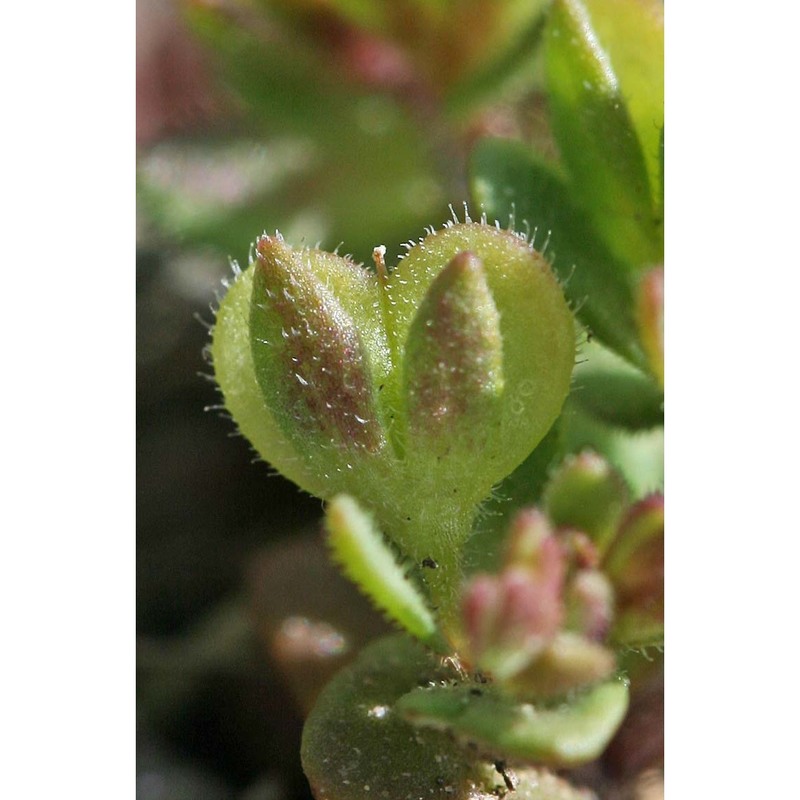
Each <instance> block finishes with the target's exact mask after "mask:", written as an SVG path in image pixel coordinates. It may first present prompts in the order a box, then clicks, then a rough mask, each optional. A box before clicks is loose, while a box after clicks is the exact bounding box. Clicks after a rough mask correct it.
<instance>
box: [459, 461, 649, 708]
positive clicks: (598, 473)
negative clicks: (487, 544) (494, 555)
mask: <svg viewBox="0 0 800 800" xmlns="http://www.w3.org/2000/svg"><path fill="white" fill-rule="evenodd" d="M625 491H626V490H625V487H624V483H623V482H622V480H621V478H620V477H619V476H618V475H617V473H616V472H615V471H614V470H613V469H612V468H611V467H610V466H609V464H608V463H607V462H605V461H604V460H603V459H602V458H600V457H599V456H597V455H595V454H594V453H589V452H586V453H582V454H580V455H579V456H577V457H573V458H570V459H568V460H567V461H566V462H565V463H564V465H563V466H562V467H561V469H560V470H558V471H557V472H556V473H555V474H554V475H553V476H552V478H551V480H550V482H549V484H548V486H547V487H546V489H545V492H544V499H545V509H546V510H541V509H538V508H530V509H526V510H523V511H521V512H520V513H519V514H518V515H517V516H516V517H515V519H514V520H513V522H512V524H511V527H510V530H509V533H508V536H507V540H506V547H505V557H504V561H503V564H502V567H501V569H500V571H499V572H498V573H497V574H494V575H490V574H479V575H475V576H474V577H473V578H472V579H471V580H470V581H469V583H468V584H467V585H466V586H465V588H464V592H463V595H462V620H463V626H464V630H465V634H466V640H467V657H468V660H469V662H470V664H471V665H472V666H474V667H475V668H476V669H480V670H481V671H483V672H486V673H488V674H490V675H491V676H492V677H493V678H494V679H495V680H497V681H499V682H500V683H503V684H505V685H507V686H508V687H509V688H510V689H512V690H513V691H516V692H518V693H520V694H522V695H534V696H542V695H543V696H550V695H557V694H563V693H565V692H568V691H570V690H572V689H575V688H578V687H580V686H584V685H588V684H592V683H596V682H598V681H601V680H603V679H605V678H607V677H608V676H609V675H610V674H611V673H612V672H613V671H614V669H615V666H616V660H615V657H614V654H613V652H612V650H611V649H609V646H608V645H610V644H620V643H622V641H621V640H622V639H626V638H629V637H633V639H636V638H637V637H638V636H639V634H641V632H642V627H641V626H642V625H644V627H645V629H647V636H653V635H656V634H657V630H656V629H657V626H658V625H663V498H662V497H661V496H660V495H659V496H652V497H648V498H646V499H644V500H642V501H640V502H638V503H635V504H633V505H629V504H628V502H627V499H626V496H625ZM568 497H571V502H568V500H567V498H568ZM620 634H621V635H620Z"/></svg>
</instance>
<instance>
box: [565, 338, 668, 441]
mask: <svg viewBox="0 0 800 800" xmlns="http://www.w3.org/2000/svg"><path fill="white" fill-rule="evenodd" d="M579 358H580V361H579V363H578V365H577V366H576V367H575V377H574V380H573V383H574V388H573V390H572V399H573V401H574V402H575V403H576V404H577V405H579V406H580V407H581V408H582V409H583V410H584V411H586V412H587V413H588V414H591V415H592V416H593V417H595V418H597V419H598V420H601V421H602V422H605V423H607V424H608V425H612V426H614V427H618V428H623V429H625V430H629V431H636V430H646V429H649V428H654V427H655V426H657V425H663V424H664V393H663V391H662V390H661V389H660V387H659V386H658V385H657V384H656V382H655V381H654V380H653V379H652V378H651V377H650V376H649V375H645V374H644V373H643V372H641V370H638V369H636V368H635V367H633V366H631V365H630V364H628V363H627V362H626V361H624V360H623V359H621V358H619V357H618V356H617V355H615V354H614V353H612V352H611V351H610V350H607V349H605V348H604V347H601V346H600V345H599V344H598V343H596V342H588V343H587V344H585V345H583V346H582V347H581V352H580V356H579Z"/></svg>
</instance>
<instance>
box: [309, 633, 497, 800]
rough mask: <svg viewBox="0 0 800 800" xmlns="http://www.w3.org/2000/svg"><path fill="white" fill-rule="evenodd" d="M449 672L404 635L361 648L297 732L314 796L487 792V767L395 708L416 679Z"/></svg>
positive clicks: (464, 799)
mask: <svg viewBox="0 0 800 800" xmlns="http://www.w3.org/2000/svg"><path fill="white" fill-rule="evenodd" d="M450 676H451V673H449V672H448V671H447V670H444V669H442V668H441V667H439V666H437V662H436V659H434V658H432V657H431V656H430V655H429V654H428V653H426V652H425V651H424V650H423V649H422V648H421V647H420V646H419V645H416V644H415V643H414V642H413V641H412V640H410V639H409V638H408V637H406V636H402V635H398V636H391V637H386V638H383V639H380V640H378V641H377V642H375V643H374V644H372V645H370V646H368V647H367V648H365V649H364V650H363V651H362V652H361V654H360V655H359V657H358V659H357V660H356V661H355V663H354V664H353V665H352V666H350V667H347V668H346V669H344V670H342V671H341V672H340V673H339V674H338V675H337V676H336V677H335V678H334V679H333V681H331V683H330V684H328V686H327V687H326V688H325V689H324V690H323V692H322V694H321V695H320V697H319V700H318V702H317V704H316V706H315V707H314V709H313V711H312V712H311V714H310V715H309V717H308V719H307V721H306V724H305V727H304V729H303V741H302V747H301V758H302V762H303V769H304V771H305V773H306V776H307V777H308V780H309V783H310V784H311V788H312V791H313V792H314V797H315V798H317V800H364V798H366V797H376V798H381V797H384V798H386V797H388V798H404V797H408V796H411V797H437V798H442V800H444V798H452V799H453V800H471V799H472V798H475V797H476V795H475V790H476V788H478V789H480V787H486V789H487V791H488V790H491V789H492V788H493V786H494V769H493V767H491V766H490V765H488V764H486V763H485V762H481V761H480V760H478V759H476V758H475V757H474V755H473V754H472V753H469V752H467V751H466V750H464V749H463V748H461V747H460V746H459V745H458V744H457V743H456V742H454V741H453V740H452V739H451V738H450V737H449V736H447V735H445V734H442V733H440V732H438V731H432V730H417V729H415V728H414V727H413V726H411V725H410V724H409V723H408V722H406V721H405V720H404V719H403V718H402V717H401V716H400V715H399V714H398V713H397V709H396V707H395V703H396V700H397V698H398V697H400V696H402V695H403V694H405V693H406V692H408V691H409V690H410V689H411V688H413V687H414V686H417V685H418V684H419V682H420V681H423V682H427V681H438V680H444V679H447V678H448V677H450ZM481 796H482V795H478V797H481Z"/></svg>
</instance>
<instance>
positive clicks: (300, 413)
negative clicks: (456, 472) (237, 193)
mask: <svg viewBox="0 0 800 800" xmlns="http://www.w3.org/2000/svg"><path fill="white" fill-rule="evenodd" d="M256 253H257V261H256V265H255V276H254V280H253V298H252V306H251V315H250V329H251V336H252V339H251V347H252V351H253V362H254V364H255V372H256V378H257V380H258V383H259V386H260V387H261V391H262V392H263V394H264V396H265V398H266V401H267V405H268V406H269V407H270V408H271V409H272V411H273V413H274V414H275V416H276V417H277V419H278V420H279V422H280V423H281V425H282V427H283V428H284V430H285V431H286V432H287V434H288V435H289V436H290V437H291V438H292V439H293V441H294V442H295V445H296V446H297V447H298V448H299V449H304V450H308V449H310V448H314V449H316V450H319V448H320V447H322V448H333V449H334V450H346V451H347V450H349V451H353V450H361V451H366V452H369V453H376V452H378V451H380V450H381V449H382V448H383V447H384V445H385V443H386V439H385V434H384V429H383V426H382V425H381V422H380V419H379V417H378V411H377V405H376V401H375V389H374V381H373V379H372V376H371V366H370V363H369V359H368V356H367V352H366V347H365V344H364V342H363V341H362V337H361V334H360V332H359V330H358V328H357V326H356V324H355V321H354V320H353V318H352V317H351V316H350V315H349V314H348V313H347V311H346V310H345V308H344V307H343V304H342V303H341V302H340V300H339V299H338V298H337V297H336V296H335V295H334V293H333V292H332V291H331V290H330V288H329V287H328V285H327V284H326V282H325V280H324V278H323V277H322V276H320V275H318V274H317V273H316V271H315V269H314V267H315V259H316V258H318V256H317V254H315V253H313V252H310V251H296V250H293V249H292V248H291V247H289V246H288V245H287V244H285V243H284V241H283V239H282V238H280V237H270V236H263V237H262V238H261V239H259V241H258V243H257V246H256ZM325 255H326V257H327V258H326V260H330V256H327V254H325ZM334 258H338V257H334ZM339 261H340V262H341V264H339V265H337V266H338V268H339V269H340V270H341V269H348V268H351V269H352V273H353V275H354V276H356V275H358V272H357V271H358V270H359V269H360V268H358V267H356V266H355V265H349V263H348V262H346V261H345V260H344V259H339ZM359 277H360V276H359ZM364 278H366V276H364Z"/></svg>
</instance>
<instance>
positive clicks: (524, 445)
mask: <svg viewBox="0 0 800 800" xmlns="http://www.w3.org/2000/svg"><path fill="white" fill-rule="evenodd" d="M464 252H469V253H472V254H473V256H474V257H475V258H476V259H480V261H481V262H482V264H483V272H484V275H485V282H486V286H487V287H488V289H489V292H490V294H491V298H492V300H493V303H494V306H495V307H496V309H497V312H498V313H499V318H500V325H499V327H500V337H501V339H502V358H503V361H502V365H503V372H502V381H503V383H502V393H501V395H500V398H499V400H500V401H499V403H498V405H499V409H498V413H497V416H496V419H495V420H494V421H493V423H492V424H493V428H492V430H491V435H490V436H489V437H488V440H487V442H486V446H485V448H484V449H483V450H482V452H481V465H480V468H479V469H476V465H475V458H474V456H475V454H474V451H470V452H469V454H468V457H465V456H463V455H459V454H458V453H454V454H451V455H449V456H448V458H447V459H446V460H443V461H442V463H441V464H440V466H439V469H441V470H443V471H444V472H445V473H446V472H448V471H449V472H451V473H452V474H454V475H458V477H459V480H460V482H461V486H460V487H459V492H460V493H463V494H464V495H466V496H467V497H470V498H472V499H473V502H477V501H479V500H482V499H483V498H484V497H485V496H486V494H487V493H488V491H489V489H490V487H491V486H492V484H494V483H496V482H497V481H498V480H501V479H502V478H504V477H505V476H506V475H507V474H509V473H510V472H511V471H512V470H513V469H514V468H515V467H517V466H518V465H519V464H520V463H521V462H522V461H523V460H524V459H525V457H526V456H527V455H528V454H529V453H530V452H531V450H533V448H534V447H535V446H536V445H537V444H538V443H539V442H540V441H541V439H542V437H543V436H544V435H545V434H546V433H547V431H548V430H549V429H550V427H551V425H552V424H553V422H554V421H555V419H556V418H557V417H558V414H559V412H560V409H561V406H562V404H563V402H564V398H565V397H566V394H567V392H568V390H569V380H570V374H571V372H572V362H573V358H574V330H573V323H572V318H571V315H570V313H569V309H568V307H567V304H566V302H565V301H564V297H563V295H562V293H561V288H560V287H559V285H558V283H557V282H556V280H555V277H554V276H553V274H552V272H551V271H550V268H549V265H548V264H547V262H546V261H545V260H544V258H542V256H541V255H540V254H539V253H537V252H536V251H535V250H533V249H532V248H531V247H530V246H529V245H528V243H527V242H526V241H525V240H524V239H522V238H520V237H519V236H516V235H515V234H513V233H509V232H508V231H503V230H498V229H497V228H494V227H492V226H489V225H481V224H478V223H471V222H467V223H463V224H457V225H452V226H450V227H446V228H445V229H444V230H441V231H435V232H434V233H431V234H429V235H428V236H426V237H425V239H424V240H422V241H421V242H420V243H418V244H416V245H414V246H413V247H411V248H410V250H409V251H408V254H407V255H406V256H405V258H404V259H403V260H402V261H401V262H400V263H399V264H398V265H397V267H396V269H395V270H394V271H393V272H392V275H391V278H390V283H389V288H388V291H389V296H390V298H391V305H390V313H391V321H390V322H391V326H392V327H393V328H394V330H395V331H396V335H397V340H398V342H400V343H402V345H403V347H404V348H405V347H408V346H411V348H412V350H413V349H414V348H415V347H417V345H416V344H414V334H412V323H413V322H414V319H415V317H416V312H417V309H418V308H419V307H420V306H421V305H422V303H423V298H425V296H426V295H427V294H428V292H429V290H430V289H431V286H432V284H433V282H434V280H435V279H436V278H437V277H438V276H439V274H440V273H441V272H442V270H443V269H444V268H445V267H446V266H447V265H448V264H450V262H451V261H452V260H453V258H454V257H455V256H457V255H459V254H460V253H464ZM470 283H471V285H472V289H471V290H470V293H476V292H477V293H478V294H480V293H481V292H479V291H478V289H477V287H476V283H477V281H476V280H475V278H474V275H473V278H471V279H470ZM435 291H436V290H434V292H435ZM489 351H491V352H492V356H491V358H494V351H493V346H492V347H490V348H489ZM489 383H490V384H491V385H492V386H493V391H496V390H497V389H498V388H499V387H498V383H497V380H496V379H495V380H493V381H490V382H489ZM484 424H485V423H484ZM406 458H407V459H409V460H410V461H412V462H413V457H412V454H411V452H410V451H409V452H408V453H407V454H406ZM428 461H429V459H428V458H427V457H426V454H425V453H424V452H423V453H422V461H421V464H422V465H427V463H428Z"/></svg>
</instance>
